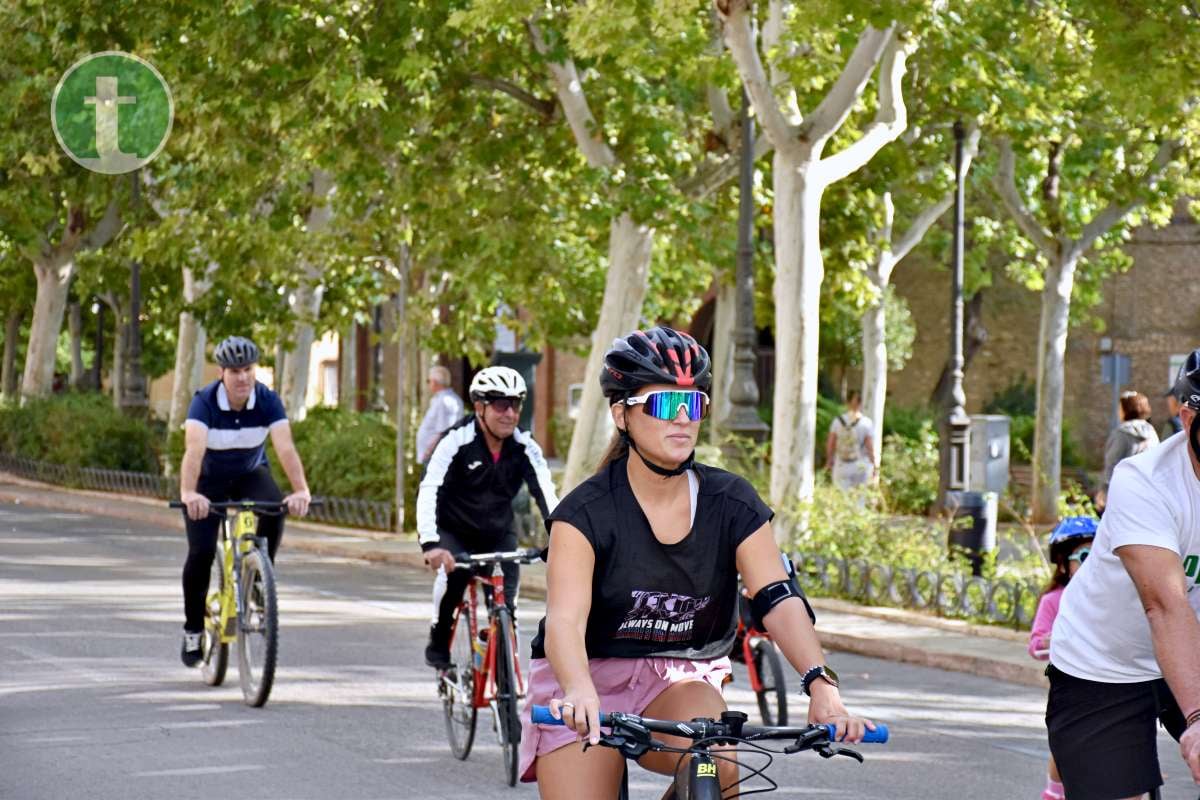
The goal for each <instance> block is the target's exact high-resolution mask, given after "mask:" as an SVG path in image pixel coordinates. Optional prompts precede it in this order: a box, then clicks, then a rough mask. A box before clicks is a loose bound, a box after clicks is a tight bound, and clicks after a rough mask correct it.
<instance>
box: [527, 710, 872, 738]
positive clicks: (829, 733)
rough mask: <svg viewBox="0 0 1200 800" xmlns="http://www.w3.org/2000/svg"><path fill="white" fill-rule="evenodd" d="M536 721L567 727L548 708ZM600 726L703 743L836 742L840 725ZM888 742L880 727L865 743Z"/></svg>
mask: <svg viewBox="0 0 1200 800" xmlns="http://www.w3.org/2000/svg"><path fill="white" fill-rule="evenodd" d="M531 718H532V721H533V722H534V723H535V724H537V725H565V724H566V723H565V722H564V721H563V720H561V719H555V718H554V717H552V716H551V715H550V708H549V707H548V706H534V707H533V712H532V714H531ZM600 724H601V725H602V726H604V727H606V728H614V727H622V728H632V729H634V730H637V729H638V728H641V729H644V730H646V731H653V732H654V733H666V734H669V735H671V736H679V737H682V738H684V739H692V740H693V741H699V740H701V739H719V738H728V739H743V740H745V741H748V742H754V741H761V740H765V739H805V738H808V737H812V736H813V734H814V733H815V732H817V731H820V732H821V733H822V734H823V738H824V740H826V741H829V742H832V741H834V736H835V735H836V734H837V726H836V725H832V724H828V723H827V724H824V725H806V726H804V727H801V728H783V727H761V726H758V725H741V726H738V727H739V728H740V729H739V730H738V731H736V732H735V731H734V730H733V728H734V726H731V725H730V724H729V723H727V722H722V721H718V720H713V719H694V720H689V721H687V722H683V721H677V720H659V719H647V718H645V717H639V716H637V715H636V714H620V713H617V714H601V715H600ZM887 740H888V727H887V725H883V724H879V725H876V726H875V730H873V731H871V730H868V731H866V735H865V736H863V739H862V743H863V744H884V743H885V742H887Z"/></svg>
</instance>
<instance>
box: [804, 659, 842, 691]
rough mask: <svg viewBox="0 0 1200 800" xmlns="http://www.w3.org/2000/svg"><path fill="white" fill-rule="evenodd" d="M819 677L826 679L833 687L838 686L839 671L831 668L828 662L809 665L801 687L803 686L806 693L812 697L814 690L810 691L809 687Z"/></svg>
mask: <svg viewBox="0 0 1200 800" xmlns="http://www.w3.org/2000/svg"><path fill="white" fill-rule="evenodd" d="M818 678H820V679H822V680H824V681H825V682H826V683H828V684H829V685H830V686H832V687H833V688H835V689H836V688H838V676H837V673H836V672H834V671H833V670H832V669H830V668H829V666H828V665H826V664H818V665H816V666H815V667H809V668H808V670H807V671H805V673H804V677H803V678H801V679H800V688H802V689H803V690H804V693H805V694H806V695H808V696H809V697H812V692H810V691H809V690H808V689H809V687H810V686H812V682H813V681H815V680H817V679H818Z"/></svg>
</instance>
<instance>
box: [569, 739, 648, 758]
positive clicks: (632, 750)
mask: <svg viewBox="0 0 1200 800" xmlns="http://www.w3.org/2000/svg"><path fill="white" fill-rule="evenodd" d="M600 744H602V745H604V746H605V747H611V748H613V749H615V750H619V751H620V752H621V755H623V756H625V757H626V758H632V759H634V760H637V759H639V758H641V757H642V756H644V755H645V754H646V753H648V752H649V751H650V744H649V743H647V742H642V741H638V740H636V739H631V738H630V737H628V736H621V735H619V734H614V733H610V734H606V735H604V736H601V737H600ZM592 746H593V745H592V743H591V742H590V741H589V742H584V743H583V749H584V751H585V752H586V751H587V749H588V748H589V747H592Z"/></svg>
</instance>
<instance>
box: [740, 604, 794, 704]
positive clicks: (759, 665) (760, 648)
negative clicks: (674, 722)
mask: <svg viewBox="0 0 1200 800" xmlns="http://www.w3.org/2000/svg"><path fill="white" fill-rule="evenodd" d="M740 592H741V594H740V597H741V600H740V604H739V613H738V627H737V634H736V635H735V638H734V643H733V652H732V653H731V654H730V655H731V656H732V657H733V659H734V660H735V661H741V662H743V663H744V664H745V665H746V673H747V675H748V677H749V678H750V689H751V691H753V692H754V696H755V698H757V700H758V713H759V715H760V716H761V717H762V721H763V724H764V725H767V726H776V725H778V726H784V725H787V719H788V713H787V712H788V710H787V686H786V685H785V683H784V677H783V676H784V672H783V658H782V657H781V656H780V655H779V648H778V647H777V646H776V644H775V642H773V641H771V634H769V633H767V632H766V631H764V630H761V629H759V627H758V626H757V625H755V624H754V618H753V617H752V616H751V614H750V599H749V598H748V597H746V596H745V592H746V590H745V589H741V590H740ZM729 680H731V681H732V680H733V675H732V673H730V677H729Z"/></svg>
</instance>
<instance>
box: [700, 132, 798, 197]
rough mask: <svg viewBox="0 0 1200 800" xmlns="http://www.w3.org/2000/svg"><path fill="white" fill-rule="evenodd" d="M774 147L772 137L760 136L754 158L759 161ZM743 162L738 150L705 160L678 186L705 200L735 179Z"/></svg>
mask: <svg viewBox="0 0 1200 800" xmlns="http://www.w3.org/2000/svg"><path fill="white" fill-rule="evenodd" d="M774 149H775V145H774V143H773V142H772V141H771V140H770V138H768V137H766V136H759V137H758V138H757V139H755V140H754V160H755V161H756V162H757V161H758V160H759V159H760V158H762V157H763V156H765V155H767V154H768V153H770V152H772V151H773V150H774ZM741 163H742V159H741V155H740V154H739V153H736V152H733V153H729V154H728V155H726V156H725V157H724V158H722V159H720V160H719V161H711V160H710V161H705V162H704V164H702V165H701V166H700V167H699V168H698V169H697V170H696V171H695V172H693V173H692V174H691V175H689V176H688V177H687V178H685V179H684V180H682V181H679V182H678V183H677V184H676V186H677V188H678V189H679V191H680V192H681V193H683V194H684V195H686V196H687V197H689V198H691V199H692V200H703V199H704V198H705V197H708V196H709V195H710V194H712V193H713V192H715V191H717V190H719V189H720V188H721V187H722V186H724V185H725V184H726V183H728V182H729V181H731V180H733V178H734V177H735V176H736V175H737V174H738V168H739V167H740V166H741Z"/></svg>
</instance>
